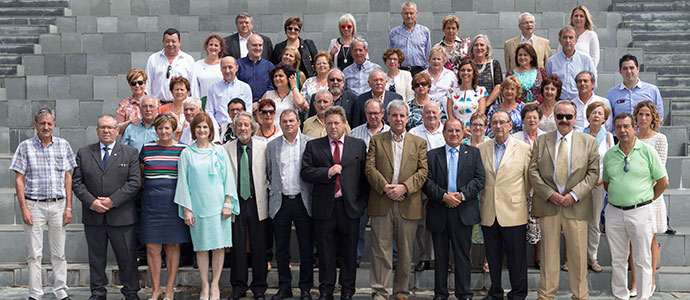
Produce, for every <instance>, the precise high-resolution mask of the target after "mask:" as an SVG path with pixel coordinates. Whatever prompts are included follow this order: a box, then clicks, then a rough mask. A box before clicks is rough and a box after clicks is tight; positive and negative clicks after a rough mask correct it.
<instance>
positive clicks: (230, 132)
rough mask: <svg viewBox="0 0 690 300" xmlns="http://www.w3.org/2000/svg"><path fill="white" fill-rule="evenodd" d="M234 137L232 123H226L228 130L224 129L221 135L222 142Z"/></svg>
mask: <svg viewBox="0 0 690 300" xmlns="http://www.w3.org/2000/svg"><path fill="white" fill-rule="evenodd" d="M234 137H235V134H234V132H232V124H228V130H226V131H225V136H224V137H223V144H225V143H227V142H231V141H233V140H234Z"/></svg>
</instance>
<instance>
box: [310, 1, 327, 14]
mask: <svg viewBox="0 0 690 300" xmlns="http://www.w3.org/2000/svg"><path fill="white" fill-rule="evenodd" d="M307 11H309V12H311V13H326V12H328V1H322V0H307Z"/></svg>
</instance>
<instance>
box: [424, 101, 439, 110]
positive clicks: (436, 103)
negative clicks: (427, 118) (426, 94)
mask: <svg viewBox="0 0 690 300" xmlns="http://www.w3.org/2000/svg"><path fill="white" fill-rule="evenodd" d="M427 105H433V106H436V109H438V110H439V111H441V105H440V104H438V102H436V101H427V102H426V103H424V105H422V110H424V109H425V108H426V106H427Z"/></svg>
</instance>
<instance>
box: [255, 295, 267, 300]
mask: <svg viewBox="0 0 690 300" xmlns="http://www.w3.org/2000/svg"><path fill="white" fill-rule="evenodd" d="M254 300H266V296H264V295H254Z"/></svg>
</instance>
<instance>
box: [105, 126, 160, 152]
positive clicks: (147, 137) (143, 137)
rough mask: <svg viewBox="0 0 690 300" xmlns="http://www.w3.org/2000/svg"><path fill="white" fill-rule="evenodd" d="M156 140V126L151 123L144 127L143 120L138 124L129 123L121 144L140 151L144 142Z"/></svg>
mask: <svg viewBox="0 0 690 300" xmlns="http://www.w3.org/2000/svg"><path fill="white" fill-rule="evenodd" d="M157 140H158V134H157V133H156V127H155V126H153V124H151V125H150V126H149V127H146V125H145V124H144V121H141V122H139V125H134V124H129V125H128V126H127V129H125V134H124V135H123V136H122V144H123V145H128V146H132V147H134V148H135V149H137V151H141V147H142V146H144V144H146V143H149V142H155V141H157ZM101 154H102V153H101ZM101 157H103V156H101Z"/></svg>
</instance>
